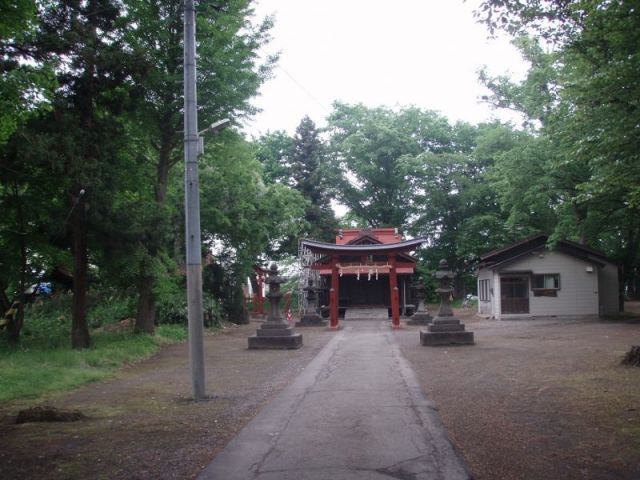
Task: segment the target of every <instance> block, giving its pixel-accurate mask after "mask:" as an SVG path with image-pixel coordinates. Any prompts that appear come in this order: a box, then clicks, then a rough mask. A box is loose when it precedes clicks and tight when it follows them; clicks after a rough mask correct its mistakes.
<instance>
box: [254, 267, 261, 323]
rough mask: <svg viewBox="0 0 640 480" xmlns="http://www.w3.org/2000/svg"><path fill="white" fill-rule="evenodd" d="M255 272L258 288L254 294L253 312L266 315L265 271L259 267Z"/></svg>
mask: <svg viewBox="0 0 640 480" xmlns="http://www.w3.org/2000/svg"><path fill="white" fill-rule="evenodd" d="M255 272H256V284H257V289H256V292H255V293H254V294H253V313H254V314H257V315H264V273H263V272H261V271H260V270H258V269H255Z"/></svg>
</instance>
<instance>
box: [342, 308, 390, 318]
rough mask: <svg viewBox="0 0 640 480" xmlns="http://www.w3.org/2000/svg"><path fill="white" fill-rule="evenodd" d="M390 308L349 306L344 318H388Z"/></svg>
mask: <svg viewBox="0 0 640 480" xmlns="http://www.w3.org/2000/svg"><path fill="white" fill-rule="evenodd" d="M388 318H389V310H388V309H387V308H386V307H349V308H347V310H346V311H345V314H344V319H345V321H349V320H387V319H388Z"/></svg>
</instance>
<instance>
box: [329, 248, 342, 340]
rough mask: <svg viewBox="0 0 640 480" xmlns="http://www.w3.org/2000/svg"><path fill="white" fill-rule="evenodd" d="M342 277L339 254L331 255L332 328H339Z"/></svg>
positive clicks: (330, 300)
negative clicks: (339, 270) (340, 274)
mask: <svg viewBox="0 0 640 480" xmlns="http://www.w3.org/2000/svg"><path fill="white" fill-rule="evenodd" d="M339 280H340V277H339V273H338V256H337V255H332V256H331V290H329V311H330V313H331V321H330V324H329V328H330V329H332V330H337V329H338V299H339V298H340V297H339V296H338V294H339V285H340V282H339Z"/></svg>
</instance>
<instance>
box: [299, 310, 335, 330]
mask: <svg viewBox="0 0 640 480" xmlns="http://www.w3.org/2000/svg"><path fill="white" fill-rule="evenodd" d="M326 326H327V321H326V320H324V319H323V318H322V317H321V316H320V315H318V314H317V313H306V314H304V315H302V317H300V320H299V321H298V322H296V327H326Z"/></svg>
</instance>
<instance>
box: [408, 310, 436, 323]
mask: <svg viewBox="0 0 640 480" xmlns="http://www.w3.org/2000/svg"><path fill="white" fill-rule="evenodd" d="M432 321H433V317H432V316H431V315H429V313H428V312H416V313H414V314H413V315H411V317H409V320H407V325H429V324H430V323H431V322H432Z"/></svg>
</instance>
